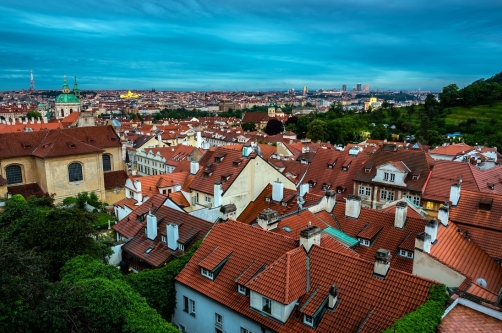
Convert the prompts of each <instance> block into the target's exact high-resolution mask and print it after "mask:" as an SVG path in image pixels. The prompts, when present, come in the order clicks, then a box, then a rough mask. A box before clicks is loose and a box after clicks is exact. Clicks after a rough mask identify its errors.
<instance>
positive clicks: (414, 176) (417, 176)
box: [411, 175, 420, 180]
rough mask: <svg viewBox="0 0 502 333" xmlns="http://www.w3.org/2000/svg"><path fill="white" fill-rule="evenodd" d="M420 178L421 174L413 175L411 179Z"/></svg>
mask: <svg viewBox="0 0 502 333" xmlns="http://www.w3.org/2000/svg"><path fill="white" fill-rule="evenodd" d="M418 178H420V175H413V176H412V177H411V179H413V180H417V179H418Z"/></svg>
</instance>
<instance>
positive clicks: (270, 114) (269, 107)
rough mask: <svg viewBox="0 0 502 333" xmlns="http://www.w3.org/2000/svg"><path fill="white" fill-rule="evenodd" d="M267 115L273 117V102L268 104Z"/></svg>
mask: <svg viewBox="0 0 502 333" xmlns="http://www.w3.org/2000/svg"><path fill="white" fill-rule="evenodd" d="M268 116H269V117H271V118H275V104H274V103H270V105H269V106H268Z"/></svg>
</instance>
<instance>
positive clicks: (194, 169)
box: [190, 161, 199, 175]
mask: <svg viewBox="0 0 502 333" xmlns="http://www.w3.org/2000/svg"><path fill="white" fill-rule="evenodd" d="M197 172H199V162H195V161H191V162H190V173H191V174H192V175H195V174H197Z"/></svg>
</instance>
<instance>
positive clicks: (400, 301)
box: [176, 220, 433, 333]
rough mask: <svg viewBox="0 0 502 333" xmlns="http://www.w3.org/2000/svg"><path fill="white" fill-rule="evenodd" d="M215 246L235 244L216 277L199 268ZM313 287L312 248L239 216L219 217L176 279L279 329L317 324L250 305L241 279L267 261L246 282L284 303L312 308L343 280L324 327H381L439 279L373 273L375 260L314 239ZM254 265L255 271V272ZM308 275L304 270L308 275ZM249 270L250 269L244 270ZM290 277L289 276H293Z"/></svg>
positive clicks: (321, 327)
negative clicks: (275, 317)
mask: <svg viewBox="0 0 502 333" xmlns="http://www.w3.org/2000/svg"><path fill="white" fill-rule="evenodd" d="M216 247H223V248H224V250H227V251H230V252H232V255H231V256H230V257H229V259H228V261H227V262H226V263H225V264H224V266H223V267H222V269H221V271H220V273H219V274H218V275H217V277H216V278H215V279H214V280H210V279H207V278H205V277H203V276H202V275H201V274H200V268H199V266H198V263H199V262H200V261H201V260H202V259H203V258H205V257H206V256H207V255H209V254H210V253H211V252H212V251H213V250H214V249H215V248H216ZM309 257H310V290H308V291H307V289H306V253H305V250H304V249H303V247H298V242H297V241H295V240H292V239H289V238H287V237H283V236H280V235H277V234H274V233H272V232H268V231H265V230H262V229H260V228H256V227H252V226H249V225H246V224H243V223H238V222H235V221H231V220H230V221H228V222H226V223H219V224H216V225H215V226H214V227H213V229H212V230H211V232H210V233H209V235H208V236H207V237H206V238H205V239H204V242H203V243H202V245H201V247H200V248H199V249H198V250H197V252H196V253H195V254H194V256H193V257H192V259H191V260H190V262H189V263H188V264H187V266H186V267H185V269H184V270H183V271H182V272H181V273H180V274H178V276H177V277H176V281H177V282H179V283H183V284H185V285H187V286H189V287H190V288H192V289H194V290H195V291H197V292H200V293H202V294H203V295H205V296H206V297H209V298H211V299H213V300H215V301H216V302H218V303H220V304H222V305H224V306H227V307H229V308H231V309H232V310H234V311H236V312H238V313H240V314H241V315H243V316H246V317H248V318H250V319H251V320H254V321H255V322H257V323H258V324H260V325H263V326H265V327H267V328H269V329H271V330H274V331H276V332H290V333H293V332H295V333H296V332H315V331H314V329H311V328H309V327H308V326H306V325H304V324H302V320H297V319H295V315H293V314H292V315H291V316H290V317H289V319H288V320H287V321H286V323H284V324H282V323H280V322H278V321H276V320H273V319H270V318H269V317H268V316H265V315H262V314H261V313H260V312H259V311H255V310H253V309H251V308H250V300H249V297H246V296H243V295H240V294H239V293H238V292H237V282H236V281H238V282H239V283H241V279H242V281H245V280H246V278H247V276H249V275H251V274H252V273H254V272H258V271H259V270H260V268H261V267H262V264H266V265H267V267H266V268H265V270H263V271H262V272H260V273H258V274H257V275H256V276H255V277H254V278H253V279H251V281H250V282H248V283H247V284H246V285H247V286H249V287H250V288H251V289H252V290H256V291H258V292H259V293H261V294H263V295H268V297H271V298H273V299H277V300H280V301H281V302H283V303H287V302H293V301H294V300H295V299H296V297H299V300H298V302H299V305H298V310H297V311H300V312H301V313H312V312H313V309H314V308H317V309H318V308H319V305H320V304H321V303H322V302H323V301H324V300H325V299H326V298H327V296H328V290H329V288H330V287H331V286H332V285H333V284H336V285H337V286H338V288H339V303H338V305H337V307H336V309H335V311H326V312H324V315H323V317H322V319H321V321H320V323H319V326H318V327H317V330H316V331H318V332H355V331H357V330H358V328H359V329H361V331H363V332H378V331H381V330H382V329H385V328H387V327H389V326H391V325H392V324H393V321H394V319H395V318H400V317H402V316H403V315H404V314H405V313H408V312H411V311H414V310H415V309H416V308H417V307H418V306H419V305H421V304H422V303H423V302H425V301H426V299H427V297H428V290H429V287H430V286H431V285H432V283H433V282H432V281H429V280H426V279H422V278H420V277H418V276H414V275H411V274H407V273H404V272H401V271H398V270H395V269H393V268H392V267H391V268H390V269H389V271H388V273H387V276H386V277H385V279H381V278H377V277H374V276H373V266H374V263H373V261H371V262H369V261H365V260H361V259H357V258H355V257H353V256H347V255H343V254H340V253H336V252H333V251H331V250H328V249H325V248H322V247H318V246H314V247H313V248H312V249H311V251H310V253H309ZM248 272H251V273H248ZM302 275H303V276H302ZM245 276H246V277H245ZM288 282H289V283H288Z"/></svg>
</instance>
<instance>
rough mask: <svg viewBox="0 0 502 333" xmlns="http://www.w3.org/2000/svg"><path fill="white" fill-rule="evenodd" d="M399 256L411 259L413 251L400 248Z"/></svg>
mask: <svg viewBox="0 0 502 333" xmlns="http://www.w3.org/2000/svg"><path fill="white" fill-rule="evenodd" d="M399 256H401V257H403V258H408V259H413V252H411V251H406V250H402V249H400V250H399Z"/></svg>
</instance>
